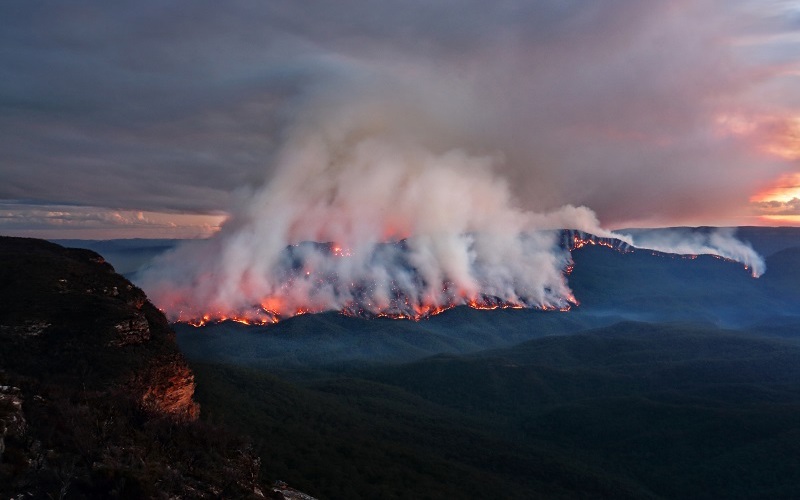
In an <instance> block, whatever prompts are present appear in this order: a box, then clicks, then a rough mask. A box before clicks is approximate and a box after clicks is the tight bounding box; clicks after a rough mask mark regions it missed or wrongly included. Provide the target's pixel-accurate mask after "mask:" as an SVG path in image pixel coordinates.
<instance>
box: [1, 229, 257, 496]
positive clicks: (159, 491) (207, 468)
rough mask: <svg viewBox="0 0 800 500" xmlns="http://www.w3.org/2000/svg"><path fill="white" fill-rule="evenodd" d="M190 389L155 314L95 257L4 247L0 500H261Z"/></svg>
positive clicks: (236, 449)
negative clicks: (127, 499)
mask: <svg viewBox="0 0 800 500" xmlns="http://www.w3.org/2000/svg"><path fill="white" fill-rule="evenodd" d="M194 389H195V382H194V375H193V373H192V372H191V370H190V369H189V367H188V365H187V364H186V362H185V360H184V358H183V356H182V355H181V354H180V352H179V351H178V348H177V345H176V344H175V339H174V333H173V332H172V330H171V329H170V327H169V324H168V323H167V320H166V318H165V317H164V315H163V314H162V313H161V312H160V311H159V310H158V309H157V308H155V307H154V306H153V305H152V304H151V303H150V302H149V301H148V300H147V297H146V296H145V294H144V293H143V292H142V291H141V290H140V289H138V288H137V287H135V286H134V285H133V284H131V283H130V282H129V281H127V280H126V279H125V278H123V277H122V276H120V275H118V274H116V273H115V272H114V269H113V267H112V266H111V265H109V264H108V263H106V262H105V261H104V260H103V258H102V257H101V256H100V255H98V254H96V253H94V252H92V251H89V250H82V249H70V248H64V247H61V246H59V245H56V244H53V243H49V242H46V241H42V240H33V239H25V238H9V237H0V496H2V497H4V498H9V497H10V498H84V497H115V496H117V497H118V496H121V497H130V498H141V497H149V498H159V497H163V498H174V497H182V498H216V497H237V498H242V497H244V498H246V497H254V498H258V497H263V496H264V492H266V493H267V494H269V489H268V488H264V487H263V485H262V484H261V483H260V480H259V460H258V458H256V456H255V454H254V453H253V452H252V451H251V450H250V447H249V445H248V443H247V442H246V441H245V440H244V439H242V438H240V437H238V436H235V435H232V434H231V433H229V432H227V431H226V430H225V429H223V428H221V427H218V426H212V425H210V424H208V423H204V422H201V421H199V420H198V415H199V406H198V405H197V403H196V402H195V401H194V400H193V394H194Z"/></svg>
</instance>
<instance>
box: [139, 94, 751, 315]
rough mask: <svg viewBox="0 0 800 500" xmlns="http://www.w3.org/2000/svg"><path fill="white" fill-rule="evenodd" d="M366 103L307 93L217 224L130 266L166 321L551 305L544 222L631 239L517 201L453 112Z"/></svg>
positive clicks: (564, 211)
mask: <svg viewBox="0 0 800 500" xmlns="http://www.w3.org/2000/svg"><path fill="white" fill-rule="evenodd" d="M374 97H375V96H373V97H372V98H369V99H368V98H364V97H363V96H361V98H360V99H358V100H355V102H356V103H357V104H354V101H348V100H344V101H342V100H341V99H334V100H329V101H324V102H323V104H322V105H320V103H319V101H316V102H315V103H314V105H313V106H308V107H307V108H306V111H305V112H302V113H298V116H300V117H301V118H300V119H299V123H298V124H297V125H296V126H295V127H294V128H293V129H292V130H291V131H290V132H289V133H288V134H287V140H286V141H285V144H284V146H283V148H282V150H281V153H280V154H279V155H278V157H277V159H276V165H275V168H274V170H273V171H274V175H273V177H272V178H271V179H269V180H268V181H267V182H266V183H265V184H264V185H263V186H261V187H258V188H256V189H253V190H250V191H246V192H245V191H243V192H242V193H240V195H239V199H238V203H237V205H236V207H234V208H233V209H232V211H231V215H230V218H229V219H228V221H227V222H226V223H225V224H224V225H223V227H222V229H221V230H220V232H219V233H218V234H217V235H215V236H214V237H212V238H211V239H209V240H204V241H200V242H191V243H188V244H185V245H183V246H180V247H178V248H177V249H176V250H175V251H174V252H172V253H169V254H167V255H165V256H164V257H162V258H160V259H159V260H157V261H156V262H154V263H153V265H152V266H151V267H150V268H149V269H147V270H145V271H144V272H143V274H142V275H141V280H140V281H141V283H142V285H143V287H144V288H145V289H146V291H147V292H148V294H149V295H150V297H151V298H152V299H153V300H154V302H155V303H156V304H157V305H158V306H159V307H161V308H162V309H164V310H165V311H166V312H167V314H168V316H169V317H170V319H171V320H184V321H185V320H198V319H199V318H202V317H203V316H205V315H208V316H209V317H210V318H217V319H220V318H231V317H243V318H247V319H250V320H259V319H260V320H271V319H275V318H279V317H286V316H291V315H294V314H298V313H301V312H318V311H326V310H342V311H346V312H350V313H352V314H372V315H374V314H389V315H396V316H411V317H419V316H424V315H426V314H429V313H431V312H434V311H435V310H436V309H438V308H444V307H450V306H453V305H458V304H473V305H482V306H494V305H514V306H523V307H538V308H558V309H563V308H567V307H569V305H570V303H572V302H574V301H575V299H574V298H573V296H572V292H571V290H570V289H569V286H568V284H567V281H566V278H565V276H564V270H565V268H566V267H567V266H568V265H569V264H570V262H571V257H570V254H569V251H568V249H567V248H565V247H564V246H563V245H562V244H561V243H562V242H561V241H560V239H559V233H558V232H557V231H554V230H557V229H562V228H565V229H577V230H580V231H583V232H586V233H591V234H594V235H596V236H600V237H606V238H618V239H621V240H623V241H625V242H627V243H629V244H634V241H633V240H632V238H631V237H629V236H625V235H621V234H616V233H614V232H612V231H609V230H606V229H604V228H602V227H601V225H600V223H599V221H598V220H597V217H596V216H595V214H594V213H593V212H592V211H591V210H590V209H588V208H586V207H574V206H571V205H566V206H563V207H561V208H559V209H557V210H554V211H551V212H547V213H534V212H531V211H525V210H521V209H519V208H517V207H518V204H517V203H516V202H515V200H514V197H513V195H512V190H511V189H510V187H509V185H508V184H507V182H506V181H505V180H504V179H503V178H501V177H500V176H498V175H496V173H495V171H494V169H495V166H496V165H498V164H500V163H502V161H503V158H502V155H501V154H497V153H490V154H476V153H474V152H471V151H469V150H468V149H467V147H464V146H462V147H454V145H453V144H452V143H453V142H454V141H453V138H454V137H455V138H457V139H458V140H463V138H459V137H458V133H453V132H452V131H451V130H448V127H450V128H454V129H456V131H457V130H458V128H459V121H458V120H457V119H454V116H460V114H461V113H462V111H461V110H459V109H458V106H452V105H447V103H445V104H446V105H444V106H443V105H442V104H441V102H436V103H433V102H430V101H425V100H422V102H423V103H424V104H423V105H419V104H418V103H416V104H414V103H415V102H416V101H415V100H414V99H405V98H404V99H401V98H400V95H398V94H393V95H392V96H391V99H387V98H386V97H387V96H385V95H384V96H378V97H379V98H378V99H374ZM437 97H439V98H441V95H437ZM440 101H441V99H440ZM445 101H446V100H445ZM450 104H452V103H450ZM454 110H455V111H454ZM467 115H468V114H467ZM456 145H457V144H456ZM637 243H639V242H637ZM641 245H644V246H647V247H648V248H655V249H658V250H661V251H678V252H680V253H693V254H696V253H714V254H717V255H721V256H724V257H726V258H732V259H735V260H741V261H743V262H745V263H746V264H748V265H751V266H753V269H754V273H756V270H757V269H761V267H756V266H763V263H760V264H759V262H760V261H759V260H757V259H756V257H757V255H756V256H755V257H754V252H752V249H750V251H749V252H748V251H747V247H744V246H743V245H742V244H741V243H739V242H738V241H736V240H734V239H733V238H732V236H731V235H725V234H712V235H711V236H709V237H707V238H701V239H697V238H683V237H681V238H679V239H677V240H675V241H671V240H669V239H662V240H659V241H657V242H656V241H650V240H643V241H642V242H641Z"/></svg>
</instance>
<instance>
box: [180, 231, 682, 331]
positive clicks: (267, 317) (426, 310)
mask: <svg viewBox="0 0 800 500" xmlns="http://www.w3.org/2000/svg"><path fill="white" fill-rule="evenodd" d="M565 243H566V245H568V249H569V250H570V251H572V250H576V249H579V248H583V247H585V246H594V245H596V246H603V247H607V248H611V249H614V250H618V251H622V252H625V251H629V249H628V247H627V245H626V244H624V243H621V242H619V241H617V240H611V239H607V238H595V237H583V236H582V235H581V234H580V233H577V232H575V233H572V234H571V235H570V236H569V238H568V241H566V242H565ZM328 248H329V250H330V255H332V256H333V257H350V256H351V255H352V254H351V252H350V251H349V250H347V249H346V248H344V247H343V246H341V245H338V244H330V245H328ZM692 257H693V256H692ZM572 269H573V264H572V262H571V261H570V262H569V263H568V264H567V265H566V267H565V268H564V270H563V272H564V274H565V275H568V274H570V273H571V272H572ZM307 273H311V271H307ZM448 286H449V285H447V284H445V287H444V289H443V290H442V291H443V292H449V291H450V290H447V288H448ZM450 296H451V298H452V300H451V301H449V302H447V303H444V304H435V303H416V304H413V303H410V301H409V299H408V298H407V297H406V298H405V299H404V301H403V308H402V309H401V310H397V309H396V308H395V310H388V309H378V310H377V311H375V310H374V309H371V308H364V307H363V305H361V304H358V303H355V302H353V303H350V304H348V305H347V306H346V307H344V308H343V309H342V310H340V311H339V312H340V313H341V314H343V315H345V316H351V317H377V318H388V319H405V320H412V321H419V320H422V319H425V318H429V317H431V316H435V315H437V314H441V313H443V312H445V311H447V310H450V309H452V308H454V307H456V306H459V305H464V306H467V307H470V308H472V309H477V310H497V309H524V308H526V307H533V308H536V309H539V310H543V311H562V312H566V311H569V310H570V309H571V307H572V306H573V305H578V300H577V299H576V298H575V297H574V296H573V295H572V294H571V293H570V294H569V295H568V297H567V303H566V304H564V305H563V306H560V307H556V306H553V305H551V304H544V303H543V304H538V305H535V306H531V305H526V304H523V303H519V302H513V301H507V300H501V299H498V298H496V297H480V296H471V295H470V294H469V293H468V292H467V291H466V290H456V291H454V292H453V293H452V294H450ZM367 305H368V306H373V305H374V304H367ZM325 310H326V309H325V308H324V307H318V308H315V307H301V308H295V309H291V308H289V306H288V305H287V303H286V301H285V300H284V299H283V298H281V297H279V296H269V297H264V298H263V299H262V300H261V303H260V304H259V305H257V306H253V307H252V308H250V309H249V310H246V311H240V312H239V313H238V314H233V315H229V314H224V313H222V312H219V311H218V312H209V313H206V314H203V315H202V316H201V317H199V318H194V317H193V318H185V317H179V319H178V321H180V322H184V323H187V324H189V325H191V326H195V327H202V326H205V325H207V324H211V323H221V322H224V321H234V322H237V323H241V324H245V325H268V324H274V323H277V322H279V321H281V320H284V319H287V318H290V317H293V316H299V315H302V314H308V313H320V312H324V311H325Z"/></svg>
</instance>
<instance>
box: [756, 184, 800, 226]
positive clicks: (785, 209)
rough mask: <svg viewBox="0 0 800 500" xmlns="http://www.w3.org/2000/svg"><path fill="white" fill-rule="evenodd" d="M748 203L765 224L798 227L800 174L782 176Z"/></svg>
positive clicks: (799, 216)
mask: <svg viewBox="0 0 800 500" xmlns="http://www.w3.org/2000/svg"><path fill="white" fill-rule="evenodd" d="M750 202H751V203H752V204H753V206H754V207H755V209H756V210H757V212H758V213H759V215H760V218H761V219H762V220H764V221H765V222H768V223H772V224H780V225H800V173H794V174H787V175H784V176H782V177H781V178H780V179H778V181H776V182H775V183H774V184H773V185H772V186H770V187H769V188H767V189H766V190H764V191H762V192H760V193H757V194H755V195H754V196H752V197H751V198H750Z"/></svg>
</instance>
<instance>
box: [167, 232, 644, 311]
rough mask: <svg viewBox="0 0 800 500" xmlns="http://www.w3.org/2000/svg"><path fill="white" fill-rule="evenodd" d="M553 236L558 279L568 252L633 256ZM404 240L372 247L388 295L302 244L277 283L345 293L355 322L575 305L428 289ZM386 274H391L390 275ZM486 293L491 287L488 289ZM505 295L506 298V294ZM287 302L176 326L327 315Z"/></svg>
mask: <svg viewBox="0 0 800 500" xmlns="http://www.w3.org/2000/svg"><path fill="white" fill-rule="evenodd" d="M552 235H553V236H555V238H554V241H555V242H556V243H555V248H554V250H551V251H554V252H557V253H560V254H561V255H562V265H561V277H562V278H563V280H564V283H565V282H566V276H568V275H569V274H570V272H571V271H572V258H571V255H570V252H571V251H573V250H576V249H579V248H582V247H584V246H587V245H597V246H603V247H607V248H610V249H613V250H615V251H619V252H632V251H633V250H634V248H633V247H632V246H631V245H630V244H628V243H627V242H625V241H623V240H621V239H617V238H610V237H597V236H594V235H592V234H589V233H586V232H582V231H577V230H561V231H552ZM409 245H410V243H409V241H408V240H407V239H403V240H400V241H395V242H386V243H380V244H378V245H376V246H375V247H374V249H373V254H372V256H371V258H370V264H372V265H376V266H380V267H381V268H382V269H390V270H394V274H395V276H393V277H391V279H390V280H389V287H388V293H386V294H381V293H379V292H377V289H378V288H381V285H380V284H379V283H377V282H376V281H375V280H370V279H367V278H363V279H360V280H355V281H350V282H349V283H346V282H343V277H342V276H341V275H340V274H339V273H337V272H336V269H337V267H336V266H333V267H328V268H321V269H315V267H314V265H313V264H312V263H314V262H316V263H319V261H320V260H324V261H330V260H333V259H344V260H346V259H350V258H352V257H353V252H352V251H350V250H349V249H346V248H343V247H342V246H340V245H337V244H335V243H331V242H328V243H317V242H303V243H299V244H295V245H289V246H287V247H286V248H285V250H284V252H283V253H282V255H281V260H280V263H279V265H278V268H279V271H278V272H277V275H278V276H279V280H280V282H281V283H282V286H281V289H283V290H285V291H287V290H291V289H293V288H295V287H297V284H298V283H300V282H302V283H305V284H307V285H308V286H309V287H310V288H311V290H312V291H311V292H307V293H308V295H313V290H314V289H317V290H320V289H323V288H326V289H330V290H346V294H347V296H348V298H347V300H346V301H344V302H343V306H342V307H341V308H339V309H338V311H339V312H340V313H341V314H343V315H346V316H351V317H359V318H391V319H408V320H414V321H418V320H421V319H425V318H428V317H430V316H433V315H436V314H439V313H441V312H444V311H446V310H449V309H452V308H454V307H456V306H467V307H471V308H473V309H482V310H490V309H511V308H513V309H522V308H529V309H539V310H553V311H568V310H570V309H571V308H572V307H573V306H575V305H577V304H578V301H577V299H576V298H575V297H574V296H573V295H572V293H571V292H570V291H569V289H568V288H567V289H566V290H567V293H563V290H562V291H559V292H558V293H556V292H555V291H554V290H552V289H550V288H547V287H545V288H544V290H543V291H544V293H545V296H544V297H542V296H541V294H535V293H530V290H527V289H526V286H525V284H524V283H520V282H518V281H517V280H512V281H517V282H514V283H512V285H513V287H514V290H513V293H512V295H513V299H508V298H503V297H501V296H500V295H499V294H493V293H487V292H484V291H483V289H481V290H479V291H477V292H475V291H473V292H469V291H467V290H464V289H463V288H460V287H459V286H458V285H457V284H456V283H455V282H454V281H453V280H449V279H444V280H442V281H441V282H440V283H438V284H436V285H433V284H432V283H429V282H428V281H427V280H426V278H425V276H423V273H422V272H420V269H418V268H417V267H415V265H414V263H413V262H412V257H411V251H410V248H409ZM390 274H391V272H390ZM432 285H433V286H435V287H436V289H437V291H438V292H439V293H438V295H437V296H436V297H431V296H430V295H429V296H427V297H425V296H423V295H421V294H415V293H409V290H414V291H416V290H429V289H431V287H432ZM489 288H491V287H489ZM376 295H383V300H382V301H380V302H376V299H375V298H376ZM505 295H506V296H508V295H509V294H508V293H506V294H505ZM287 302H288V301H287V300H286V299H285V297H282V296H281V295H280V294H273V295H270V296H266V297H264V298H263V299H262V300H261V301H260V303H258V304H253V305H252V306H251V307H249V308H244V309H242V310H239V311H237V312H236V313H235V314H226V313H224V312H222V311H218V312H208V313H204V314H202V315H200V316H194V315H191V314H189V315H186V314H184V313H183V311H182V312H181V314H180V315H179V317H178V318H177V321H179V322H184V323H188V324H190V325H193V326H203V325H205V324H208V323H217V322H222V321H235V322H239V323H243V324H261V325H263V324H272V323H277V322H278V321H281V320H284V319H287V318H289V317H292V316H297V315H302V314H307V313H318V312H324V311H326V310H330V309H329V308H326V307H325V304H317V305H314V304H312V303H309V304H308V305H305V306H300V307H287V305H288V304H287Z"/></svg>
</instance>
